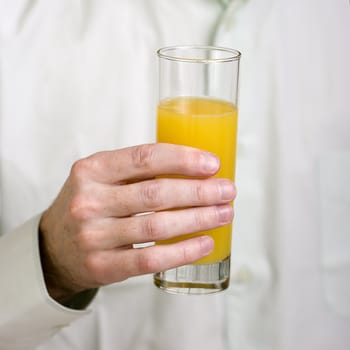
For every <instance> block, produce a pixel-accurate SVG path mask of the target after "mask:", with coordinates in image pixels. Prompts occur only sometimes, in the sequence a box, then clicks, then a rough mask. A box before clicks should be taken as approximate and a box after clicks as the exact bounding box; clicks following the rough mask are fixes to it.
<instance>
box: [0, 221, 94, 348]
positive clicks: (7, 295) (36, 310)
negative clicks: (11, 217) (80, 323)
mask: <svg viewBox="0 0 350 350" xmlns="http://www.w3.org/2000/svg"><path fill="white" fill-rule="evenodd" d="M39 220H40V216H37V217H34V218H32V219H31V220H29V221H27V222H26V223H24V224H23V225H21V226H20V227H18V228H17V229H16V230H14V231H13V232H9V233H8V234H5V235H4V236H3V237H1V238H0V276H1V287H0V310H1V311H0V349H6V350H12V349H16V350H17V349H31V348H33V347H34V346H35V345H37V344H38V343H40V342H41V341H44V340H45V339H47V338H49V337H51V336H52V335H54V334H55V333H56V332H58V331H59V330H60V329H61V328H62V327H63V326H67V325H68V324H70V323H71V322H72V321H74V320H76V319H77V318H79V317H81V316H82V315H85V314H86V313H87V312H88V311H78V310H73V309H69V308H67V307H64V306H62V305H61V304H59V303H57V302H56V301H55V300H53V299H52V298H51V297H50V296H49V294H48V292H47V289H46V286H45V282H44V277H43V273H42V269H41V263H40V254H39V245H38V226H39Z"/></svg>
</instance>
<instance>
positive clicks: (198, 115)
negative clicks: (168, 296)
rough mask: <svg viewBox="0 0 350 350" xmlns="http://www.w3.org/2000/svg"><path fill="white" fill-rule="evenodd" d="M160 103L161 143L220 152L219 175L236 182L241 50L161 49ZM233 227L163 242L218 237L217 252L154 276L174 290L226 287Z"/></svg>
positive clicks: (193, 291)
mask: <svg viewBox="0 0 350 350" xmlns="http://www.w3.org/2000/svg"><path fill="white" fill-rule="evenodd" d="M157 54H158V57H159V97H160V99H159V100H160V101H159V105H158V116H157V142H166V143H174V144H181V145H187V146H192V147H197V148H200V149H203V150H206V151H209V152H212V153H215V154H216V155H217V156H218V157H219V158H220V161H221V168H220V170H219V172H218V173H217V174H216V175H215V176H216V177H224V178H228V179H231V180H234V177H235V163H236V161H235V159H236V158H235V156H236V137H237V90H238V73H239V60H240V52H239V51H237V50H233V49H228V48H221V47H211V46H176V47H166V48H162V49H160V50H158V52H157ZM231 231H232V225H227V226H224V227H220V228H216V229H213V230H208V231H203V232H197V233H194V234H189V235H186V236H181V237H180V238H176V239H171V240H167V241H162V242H157V244H168V243H174V242H177V241H179V240H183V239H187V238H190V237H193V236H198V235H203V234H206V235H209V236H211V237H212V238H213V239H214V243H215V247H214V250H213V252H212V253H211V254H210V255H208V256H206V257H205V258H202V259H200V260H198V261H197V262H195V263H194V264H191V265H185V266H181V267H177V268H174V269H171V270H167V271H162V272H159V273H156V274H155V275H154V283H155V285H156V286H157V287H159V288H161V289H163V290H164V291H167V292H170V293H180V294H208V293H215V292H218V291H221V290H224V289H226V288H227V287H228V286H229V278H230V251H231Z"/></svg>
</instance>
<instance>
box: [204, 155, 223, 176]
mask: <svg viewBox="0 0 350 350" xmlns="http://www.w3.org/2000/svg"><path fill="white" fill-rule="evenodd" d="M202 167H203V170H204V171H205V172H206V173H210V174H214V173H216V172H217V171H218V170H219V167H220V161H219V158H218V157H216V156H215V155H214V154H211V153H203V156H202Z"/></svg>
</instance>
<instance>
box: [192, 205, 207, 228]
mask: <svg viewBox="0 0 350 350" xmlns="http://www.w3.org/2000/svg"><path fill="white" fill-rule="evenodd" d="M206 218H207V217H206V216H205V215H203V213H202V211H201V210H196V211H195V214H194V222H195V225H196V228H197V230H196V231H200V230H203V229H205V228H206V227H207V226H208V225H207V220H206Z"/></svg>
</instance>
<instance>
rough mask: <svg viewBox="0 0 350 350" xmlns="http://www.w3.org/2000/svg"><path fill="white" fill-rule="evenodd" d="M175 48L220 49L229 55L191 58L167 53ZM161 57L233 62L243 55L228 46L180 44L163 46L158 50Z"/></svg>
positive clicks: (196, 61) (208, 61)
mask: <svg viewBox="0 0 350 350" xmlns="http://www.w3.org/2000/svg"><path fill="white" fill-rule="evenodd" d="M174 50H198V51H199V50H207V51H220V52H225V53H227V54H228V55H227V56H224V57H218V58H191V57H182V56H176V55H171V54H169V53H167V52H168V51H174ZM157 55H158V57H159V58H164V59H167V60H170V61H179V62H192V63H218V62H232V61H239V59H240V57H241V53H240V51H238V50H236V49H231V48H228V47H221V46H210V45H179V46H176V45H175V46H166V47H162V48H160V49H159V50H158V51H157Z"/></svg>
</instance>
